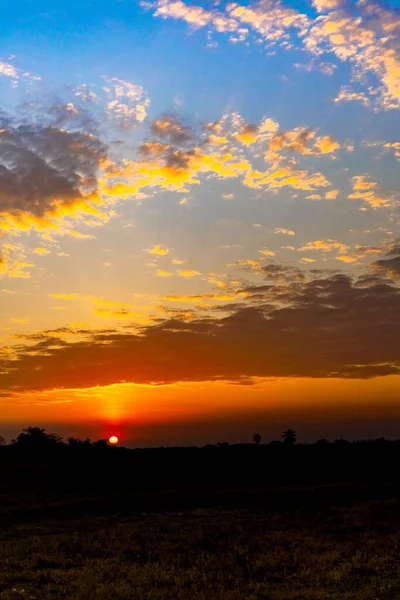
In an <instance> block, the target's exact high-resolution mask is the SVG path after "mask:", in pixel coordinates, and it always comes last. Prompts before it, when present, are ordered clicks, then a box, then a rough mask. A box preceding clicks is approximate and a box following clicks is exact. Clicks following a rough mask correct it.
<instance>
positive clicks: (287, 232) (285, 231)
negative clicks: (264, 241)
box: [275, 227, 296, 235]
mask: <svg viewBox="0 0 400 600" xmlns="http://www.w3.org/2000/svg"><path fill="white" fill-rule="evenodd" d="M275 233H282V234H283V235H296V232H295V231H293V229H285V228H283V227H277V228H276V229H275Z"/></svg>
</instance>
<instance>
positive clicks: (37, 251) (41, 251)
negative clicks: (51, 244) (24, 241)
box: [32, 247, 51, 255]
mask: <svg viewBox="0 0 400 600" xmlns="http://www.w3.org/2000/svg"><path fill="white" fill-rule="evenodd" d="M32 252H33V254H42V255H43V254H51V250H48V248H40V247H39V248H35V249H34V250H32Z"/></svg>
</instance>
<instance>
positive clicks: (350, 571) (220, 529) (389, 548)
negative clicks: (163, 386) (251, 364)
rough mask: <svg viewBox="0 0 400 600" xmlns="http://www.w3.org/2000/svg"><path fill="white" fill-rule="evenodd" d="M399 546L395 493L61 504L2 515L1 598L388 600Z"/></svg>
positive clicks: (398, 577) (399, 589) (397, 587)
mask: <svg viewBox="0 0 400 600" xmlns="http://www.w3.org/2000/svg"><path fill="white" fill-rule="evenodd" d="M71 506H72V505H71ZM46 513H47V514H46ZM11 514H12V511H10V512H9V517H11ZM49 515H50V516H49ZM51 515H52V516H51ZM3 517H4V514H3ZM399 553H400V508H399V504H398V502H397V501H396V500H375V501H368V502H363V503H358V504H353V505H352V506H337V507H334V506H331V507H329V506H323V507H320V508H317V507H314V508H313V509H309V510H306V509H304V508H303V509H295V508H291V509H290V510H287V509H284V508H282V509H281V510H276V509H275V510H271V509H270V508H266V507H262V506H253V507H252V508H240V507H232V506H231V507H229V506H222V507H219V508H218V507H213V508H212V507H211V508H192V509H186V510H182V511H178V510H168V511H166V510H155V511H152V512H149V511H146V512H145V511H141V512H133V511H127V510H123V511H122V512H119V513H115V512H112V511H108V512H107V511H104V510H100V511H99V512H98V514H93V512H91V511H90V510H89V509H88V507H86V509H84V508H83V505H81V507H80V508H79V505H77V506H76V508H75V510H72V511H71V510H68V507H67V508H65V507H64V508H63V507H62V506H60V510H59V511H58V512H57V511H55V512H54V513H52V511H47V510H46V511H45V512H43V513H42V512H41V511H38V512H37V514H36V516H35V517H33V516H32V514H30V515H28V513H26V518H24V516H23V513H20V514H19V516H18V518H14V519H13V518H10V519H8V521H7V523H6V521H4V520H3V522H2V528H1V530H0V600H17V599H26V600H28V599H32V600H33V599H34V600H56V599H60V600H61V599H63V600H64V599H71V600H104V599H107V598H112V599H113V600H183V599H190V600H261V599H269V600H295V599H296V600H300V599H301V600H303V599H304V600H306V599H314V600H322V599H325V598H327V599H328V598H336V599H348V600H350V599H351V600H374V599H375V600H378V599H379V600H395V599H396V598H399V597H400V564H399V561H398V557H399Z"/></svg>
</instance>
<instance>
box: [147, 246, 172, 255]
mask: <svg viewBox="0 0 400 600" xmlns="http://www.w3.org/2000/svg"><path fill="white" fill-rule="evenodd" d="M146 252H149V253H150V254H157V255H158V256H166V255H167V254H169V252H170V249H169V248H166V247H165V246H160V245H159V244H156V245H155V246H153V247H152V248H149V249H148V250H146Z"/></svg>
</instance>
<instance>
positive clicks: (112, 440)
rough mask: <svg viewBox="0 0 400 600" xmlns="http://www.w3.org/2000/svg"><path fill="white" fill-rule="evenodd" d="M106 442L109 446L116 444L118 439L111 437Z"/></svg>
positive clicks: (114, 436)
mask: <svg viewBox="0 0 400 600" xmlns="http://www.w3.org/2000/svg"><path fill="white" fill-rule="evenodd" d="M108 441H109V443H110V444H114V445H115V444H118V438H117V436H116V435H112V436H111V437H110V438H108Z"/></svg>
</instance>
